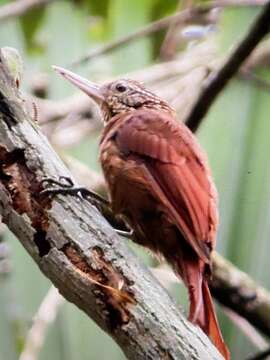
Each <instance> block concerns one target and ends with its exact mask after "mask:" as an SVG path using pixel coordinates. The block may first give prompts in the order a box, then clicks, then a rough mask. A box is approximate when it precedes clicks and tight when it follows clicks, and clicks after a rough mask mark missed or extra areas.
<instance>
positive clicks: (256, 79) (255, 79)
mask: <svg viewBox="0 0 270 360" xmlns="http://www.w3.org/2000/svg"><path fill="white" fill-rule="evenodd" d="M239 78H240V79H242V80H246V81H250V82H251V83H252V84H254V85H255V86H256V87H257V88H259V89H261V90H264V91H267V92H270V82H269V81H266V80H264V79H262V78H261V77H260V76H258V75H256V74H254V72H252V71H249V70H245V69H244V70H241V71H240V74H239Z"/></svg>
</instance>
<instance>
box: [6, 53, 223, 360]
mask: <svg viewBox="0 0 270 360" xmlns="http://www.w3.org/2000/svg"><path fill="white" fill-rule="evenodd" d="M0 120H1V121H0V181H1V182H0V189H1V191H0V214H1V215H2V218H3V222H4V223H6V224H7V225H8V227H9V228H10V230H11V231H12V232H13V233H14V234H15V235H16V236H17V238H18V239H19V240H20V242H21V243H22V244H23V246H24V247H25V249H26V250H27V251H28V253H29V254H30V255H31V256H32V258H33V259H34V261H35V262H36V263H37V264H38V266H39V268H40V270H41V271H42V272H43V273H44V274H45V275H46V276H47V277H48V278H49V279H50V280H51V281H52V282H53V283H54V285H55V286H56V287H57V288H58V289H59V291H60V293H61V294H62V295H63V296H64V297H65V298H66V299H67V300H69V301H71V302H73V303H74V304H76V305H77V306H78V307H79V308H80V309H81V310H83V311H84V312H85V313H86V314H87V315H88V316H89V317H91V318H92V319H93V320H94V321H95V322H96V323H97V324H98V325H99V326H100V327H101V328H102V329H103V330H104V331H106V332H107V333H108V334H110V335H111V336H112V337H113V338H114V340H115V341H116V342H117V343H118V344H119V346H120V347H121V348H122V350H123V352H124V353H125V355H126V356H127V358H129V359H155V360H156V359H165V358H166V359H183V360H184V359H194V360H195V359H205V360H206V359H207V360H210V359H221V355H219V353H218V352H217V350H216V348H215V347H214V346H213V345H212V344H211V342H210V341H209V339H208V338H207V337H206V336H205V335H204V334H203V332H202V331H201V330H200V329H199V328H196V327H194V326H193V325H192V324H190V323H189V322H188V321H187V320H186V318H185V317H184V316H183V315H182V313H181V312H180V311H179V309H178V307H177V306H176V305H175V304H174V302H173V301H172V300H171V298H170V297H169V296H168V294H167V293H166V291H165V290H164V289H163V288H162V287H161V286H160V285H159V284H158V282H157V281H155V279H154V278H153V276H152V275H151V274H150V273H149V272H148V271H147V270H146V269H145V267H143V266H142V265H141V264H140V262H139V261H138V259H137V258H136V257H135V256H134V255H133V254H132V253H131V252H130V251H129V250H128V249H127V247H126V245H125V243H124V241H123V240H121V239H120V238H119V237H118V236H117V235H116V233H115V232H114V231H113V229H112V228H111V227H110V226H109V225H108V223H107V222H106V221H105V220H104V218H103V217H102V216H101V215H100V214H99V212H98V211H97V210H96V208H95V207H93V206H91V205H90V204H88V203H87V202H85V201H78V200H76V199H74V198H71V197H63V196H58V197H57V198H56V199H54V200H50V199H48V198H47V197H43V196H41V195H40V190H42V183H41V181H42V179H43V178H44V176H48V177H54V178H58V177H59V176H60V175H65V176H70V174H69V172H68V171H67V169H66V168H65V167H64V165H63V164H62V162H61V161H60V160H59V158H58V157H57V156H56V154H55V153H54V151H53V150H52V149H51V147H50V145H49V144H48V142H47V140H46V139H45V137H44V136H43V135H42V134H41V132H40V130H39V129H38V127H37V125H36V124H34V123H32V122H31V120H30V119H29V116H28V115H27V114H26V113H25V112H24V109H23V107H22V106H21V101H20V99H19V95H18V92H17V90H16V88H15V86H14V83H13V81H11V79H10V77H9V76H8V74H7V70H6V66H5V64H4V60H3V58H0Z"/></svg>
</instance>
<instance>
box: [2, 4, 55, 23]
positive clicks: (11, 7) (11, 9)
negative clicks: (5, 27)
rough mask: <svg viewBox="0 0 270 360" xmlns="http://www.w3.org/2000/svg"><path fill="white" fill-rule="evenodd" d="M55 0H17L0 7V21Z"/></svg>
mask: <svg viewBox="0 0 270 360" xmlns="http://www.w3.org/2000/svg"><path fill="white" fill-rule="evenodd" d="M53 1H55V0H17V1H13V2H11V3H10V4H6V5H3V6H1V7H0V21H2V22H3V21H5V20H8V19H10V18H12V17H16V16H21V15H24V14H25V13H27V12H28V11H29V10H32V9H34V8H36V7H39V6H43V5H46V4H49V3H51V2H53Z"/></svg>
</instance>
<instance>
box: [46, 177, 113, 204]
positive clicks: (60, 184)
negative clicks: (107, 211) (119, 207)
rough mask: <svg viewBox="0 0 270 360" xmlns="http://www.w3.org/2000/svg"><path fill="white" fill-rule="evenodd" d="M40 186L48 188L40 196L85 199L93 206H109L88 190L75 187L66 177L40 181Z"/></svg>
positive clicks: (104, 200) (105, 201)
mask: <svg viewBox="0 0 270 360" xmlns="http://www.w3.org/2000/svg"><path fill="white" fill-rule="evenodd" d="M41 185H42V187H44V186H45V187H46V186H48V187H47V188H45V189H44V190H42V191H41V192H40V194H41V195H47V196H55V195H71V196H75V197H79V198H80V199H85V200H87V201H89V202H90V203H92V204H93V205H97V204H99V203H101V204H104V205H106V206H108V205H109V202H108V201H107V200H106V199H104V198H102V197H101V196H100V195H98V194H96V193H95V192H93V191H91V190H88V189H86V188H85V187H76V186H75V185H74V182H73V181H72V179H71V178H69V177H67V176H60V177H59V179H58V180H55V179H53V178H44V179H43V180H42V181H41Z"/></svg>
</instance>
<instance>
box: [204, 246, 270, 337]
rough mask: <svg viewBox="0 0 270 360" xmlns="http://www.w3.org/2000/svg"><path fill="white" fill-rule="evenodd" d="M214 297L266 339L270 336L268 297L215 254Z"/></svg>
mask: <svg viewBox="0 0 270 360" xmlns="http://www.w3.org/2000/svg"><path fill="white" fill-rule="evenodd" d="M210 285H211V292H212V294H213V296H214V297H215V298H216V299H217V300H218V301H219V302H220V303H221V304H222V305H224V306H226V307H228V308H230V309H232V310H233V311H235V312H236V313H237V314H239V315H241V316H242V317H243V318H245V319H247V320H248V321H249V322H250V323H251V324H252V325H253V326H254V327H256V328H257V329H259V330H260V331H261V332H262V333H264V334H265V335H266V336H269V335H270V294H269V292H268V291H267V290H265V289H264V288H262V287H261V286H258V285H257V284H256V283H255V282H254V280H252V279H251V278H250V277H249V276H248V275H247V274H245V273H244V272H242V271H240V270H239V269H237V268H236V267H235V266H234V265H233V264H231V263H230V262H229V261H227V260H225V259H224V258H222V257H221V256H220V255H218V254H217V253H215V254H214V256H213V279H212V282H211V284H210Z"/></svg>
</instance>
